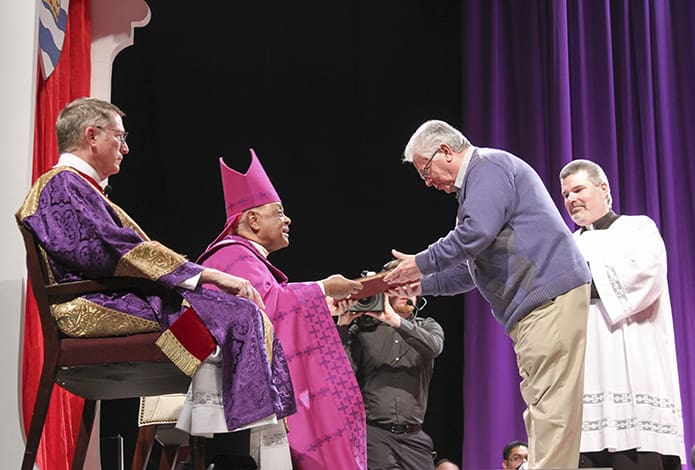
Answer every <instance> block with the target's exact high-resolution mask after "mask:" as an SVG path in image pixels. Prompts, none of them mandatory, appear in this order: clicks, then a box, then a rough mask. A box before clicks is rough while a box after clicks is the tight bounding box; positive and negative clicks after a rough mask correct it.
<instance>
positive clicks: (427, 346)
mask: <svg viewBox="0 0 695 470" xmlns="http://www.w3.org/2000/svg"><path fill="white" fill-rule="evenodd" d="M396 331H397V332H398V334H399V335H401V337H402V338H403V339H404V340H405V341H406V342H407V343H408V344H409V345H411V346H412V347H413V348H415V350H416V351H417V352H419V353H420V354H423V355H425V356H427V357H437V356H439V355H440V354H441V353H442V351H443V350H444V330H443V329H442V327H441V326H440V325H439V323H437V322H436V321H435V320H434V319H433V318H425V319H421V320H414V321H411V320H407V319H405V318H404V319H402V320H401V326H400V327H398V328H396Z"/></svg>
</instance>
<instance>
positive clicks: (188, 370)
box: [155, 330, 201, 377]
mask: <svg viewBox="0 0 695 470" xmlns="http://www.w3.org/2000/svg"><path fill="white" fill-rule="evenodd" d="M155 344H156V345H157V346H159V349H161V350H162V352H163V353H164V355H165V356H166V357H168V358H169V360H170V361H171V362H173V363H174V365H175V366H176V367H178V368H179V369H181V371H182V372H183V373H184V374H186V375H187V376H189V377H193V374H195V371H196V370H198V367H200V364H201V362H200V361H199V360H198V358H197V357H195V356H194V355H193V354H191V353H190V352H188V350H187V349H186V348H185V347H184V346H183V345H182V344H181V343H180V342H179V340H178V338H176V336H175V335H174V333H172V332H171V331H170V330H166V331H165V332H164V333H162V335H161V336H160V337H159V338H157V341H156V342H155Z"/></svg>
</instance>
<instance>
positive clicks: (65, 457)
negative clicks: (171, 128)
mask: <svg viewBox="0 0 695 470" xmlns="http://www.w3.org/2000/svg"><path fill="white" fill-rule="evenodd" d="M90 11H91V10H90V0H71V2H70V8H69V13H68V26H67V30H66V34H65V42H64V43H63V52H62V54H61V56H60V59H59V61H58V64H57V66H56V68H55V70H54V71H53V73H52V74H51V75H50V76H49V77H48V79H47V80H44V79H43V76H42V75H41V67H40V65H39V67H38V71H39V72H38V73H39V76H38V79H37V90H36V118H35V129H34V158H33V166H32V182H33V181H34V180H35V179H36V178H38V177H39V176H40V175H41V174H42V173H44V172H45V171H47V170H48V169H50V168H51V167H52V166H53V165H54V164H55V162H56V161H57V160H58V147H57V142H56V135H55V122H56V118H57V117H58V112H59V111H60V110H61V109H62V108H63V107H64V106H65V105H66V104H67V103H69V102H70V101H72V100H73V99H75V98H79V97H81V96H88V95H89V90H90V80H91V63H90V52H91V13H90ZM37 59H38V57H37ZM23 344H24V346H23V354H22V392H21V395H22V413H23V422H24V429H25V432H27V431H28V430H29V425H30V422H31V414H32V410H33V408H34V401H35V398H36V390H37V388H38V382H39V378H40V372H41V364H42V363H43V336H42V332H41V325H40V323H39V318H38V308H37V306H36V302H35V301H34V296H33V294H32V292H31V290H30V289H29V291H28V292H27V303H26V312H25V320H24V342H23ZM83 403H84V401H83V400H82V399H81V398H79V397H76V396H75V395H73V394H71V393H69V392H67V391H66V390H64V389H62V388H61V387H59V386H57V385H56V386H54V391H53V396H52V397H51V403H50V407H49V411H48V415H47V417H46V423H45V427H44V432H43V436H42V438H41V443H40V445H39V449H38V453H37V457H36V463H37V465H38V466H39V468H41V469H45V470H69V469H70V468H71V464H72V455H73V449H74V445H75V438H76V435H77V430H78V429H79V421H80V417H81V414H82V406H83Z"/></svg>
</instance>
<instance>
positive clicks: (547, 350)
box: [509, 284, 590, 469]
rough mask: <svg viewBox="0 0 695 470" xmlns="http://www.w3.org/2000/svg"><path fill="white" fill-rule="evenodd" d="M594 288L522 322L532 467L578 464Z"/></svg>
mask: <svg viewBox="0 0 695 470" xmlns="http://www.w3.org/2000/svg"><path fill="white" fill-rule="evenodd" d="M589 297H590V290H589V284H585V285H582V286H579V287H577V288H575V289H572V290H570V291H568V292H566V293H564V294H562V295H559V296H558V297H556V298H555V299H554V300H552V301H550V302H547V303H546V304H544V305H541V306H540V307H538V308H537V309H535V310H533V311H532V312H531V313H529V314H528V315H526V316H525V317H524V318H522V319H521V321H519V323H517V324H516V325H515V326H514V328H512V331H511V332H510V333H509V336H510V337H511V338H512V341H513V342H514V351H515V352H516V361H517V365H518V366H519V374H520V375H521V378H522V380H521V384H520V389H521V395H522V396H523V398H524V402H525V403H526V406H527V408H526V410H525V411H524V423H525V424H526V432H527V433H528V444H529V467H528V468H530V469H568V468H577V465H578V464H579V443H580V439H581V434H582V397H583V393H584V350H585V344H586V321H587V315H588V312H589Z"/></svg>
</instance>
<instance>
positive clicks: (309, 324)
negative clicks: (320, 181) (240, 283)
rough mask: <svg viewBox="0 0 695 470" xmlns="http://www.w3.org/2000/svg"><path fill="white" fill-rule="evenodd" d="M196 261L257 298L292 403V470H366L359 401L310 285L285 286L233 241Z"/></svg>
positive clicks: (248, 248)
mask: <svg viewBox="0 0 695 470" xmlns="http://www.w3.org/2000/svg"><path fill="white" fill-rule="evenodd" d="M198 261H199V262H200V263H201V264H203V265H204V266H208V267H212V268H215V269H219V270H220V271H224V272H228V273H231V274H234V275H237V276H241V277H244V278H246V279H248V280H249V281H251V283H252V284H253V286H254V287H255V288H256V289H257V290H258V292H260V294H261V296H262V297H263V301H264V302H265V307H266V312H267V314H268V316H269V317H270V319H271V321H272V323H273V326H274V328H275V333H276V335H277V337H278V338H279V339H280V343H282V345H283V347H284V349H285V352H286V354H287V361H288V364H289V368H290V373H291V374H292V384H293V386H294V393H295V397H296V400H297V413H296V414H294V415H292V416H290V417H289V418H288V427H289V432H288V433H287V436H288V439H289V442H290V449H291V452H292V461H293V464H294V466H295V469H297V470H323V469H327V468H330V469H345V470H356V469H359V470H366V468H367V463H366V431H365V415H364V405H363V403H362V396H361V395H360V390H359V386H358V384H357V380H356V379H355V376H354V373H353V371H352V368H351V367H350V363H349V361H348V358H347V355H346V354H345V350H344V349H343V346H342V344H341V342H340V338H339V336H338V333H337V329H336V327H335V323H334V322H333V319H332V317H331V314H330V310H329V309H328V305H327V304H326V298H325V296H324V294H323V292H322V290H321V287H320V286H319V285H318V283H316V282H293V283H288V282H287V276H285V274H283V273H282V272H281V271H280V270H279V269H277V268H276V267H275V266H273V265H272V264H270V262H269V261H268V260H267V259H266V258H265V257H264V256H262V255H261V254H260V253H259V252H258V250H256V248H255V247H253V245H252V244H251V243H249V241H248V240H246V239H245V238H242V237H238V236H226V237H225V238H223V239H222V240H220V241H219V242H217V243H215V244H213V245H211V246H210V247H209V248H208V250H207V251H206V252H205V253H204V254H203V255H202V256H201V258H200V259H199V260H198Z"/></svg>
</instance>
